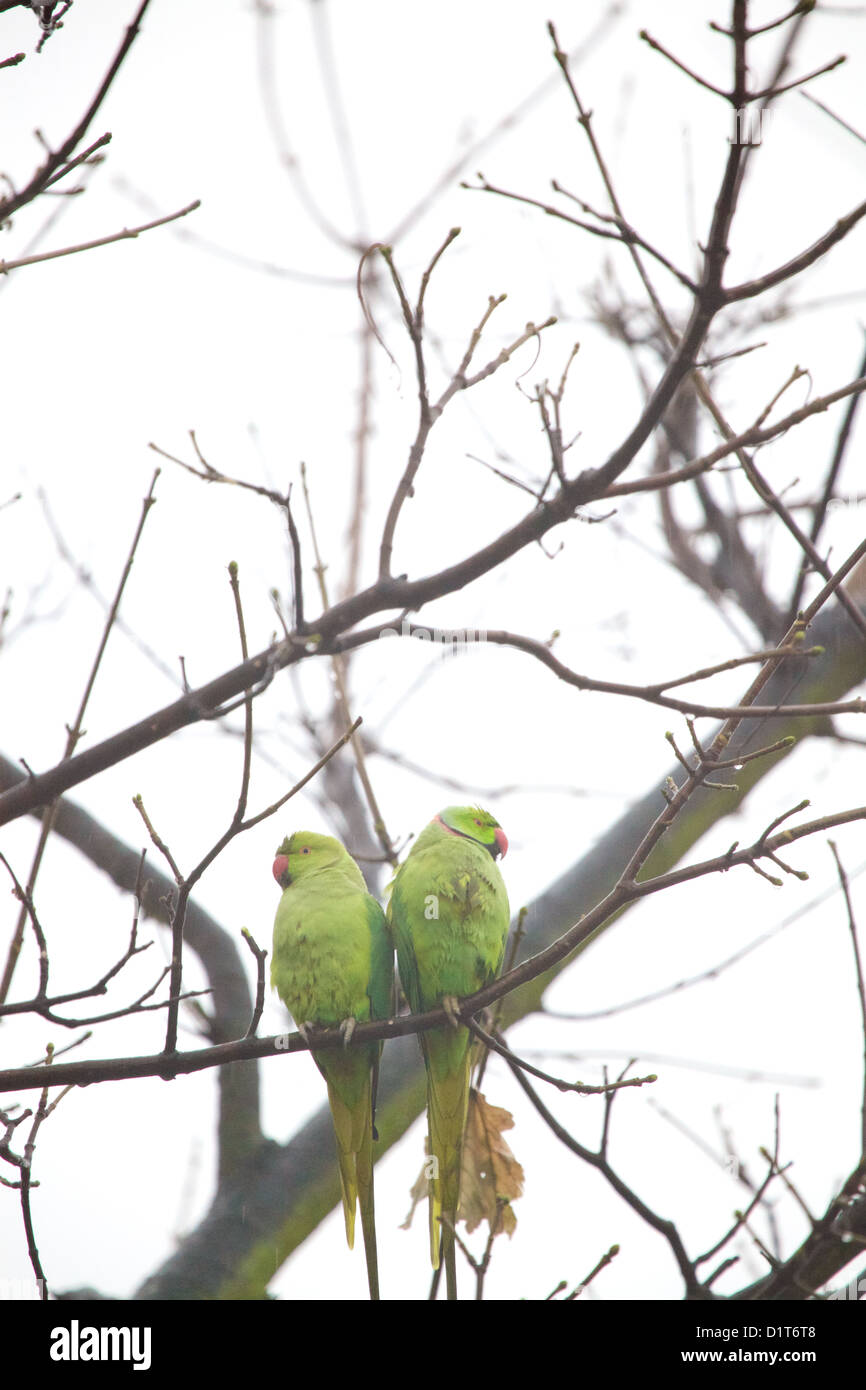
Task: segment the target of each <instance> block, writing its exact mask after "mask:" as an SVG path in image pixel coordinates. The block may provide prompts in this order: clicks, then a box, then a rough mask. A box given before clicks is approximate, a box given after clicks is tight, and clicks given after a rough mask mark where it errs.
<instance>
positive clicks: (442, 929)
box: [388, 806, 509, 1298]
mask: <svg viewBox="0 0 866 1390" xmlns="http://www.w3.org/2000/svg"><path fill="white" fill-rule="evenodd" d="M507 845H508V842H507V840H506V839H505V836H504V834H503V832H502V830H501V829H500V827H499V825H498V823H497V822H496V821H495V820H494V819H493V817H492V816H491V815H490V813H489V812H487V811H482V810H481V809H480V808H479V807H475V806H449V807H447V808H446V809H445V810H444V811H441V812H440V813H439V815H438V816H437V817H436V818H435V819H434V820H433V821H431V822H430V824H429V825H428V826H427V827H426V828H425V829H424V830H423V831H422V832H421V834H420V835H419V836H418V839H417V840H416V841H415V844H414V845H413V847H412V850H411V852H410V854H409V855H408V857H407V859H406V860H405V862H404V863H403V864H402V865H401V866H400V868H399V870H398V871H397V875H396V877H395V879H394V883H393V886H392V890H391V898H390V902H389V905H388V915H389V917H390V919H391V923H392V926H393V929H394V939H395V944H396V947H397V961H398V964H399V967H400V980H401V982H402V985H403V989H404V991H405V993H406V995H407V997H408V1000H409V1003H410V1005H411V1008H412V1012H413V1013H423V1012H425V1011H426V1010H427V1009H432V1008H435V1007H436V1006H437V1005H439V1004H441V1003H442V1001H443V1000H444V999H451V998H456V997H460V996H462V995H467V994H474V993H475V991H476V990H478V989H481V988H482V987H483V986H484V985H485V984H487V983H489V981H490V980H492V979H493V977H494V976H495V975H496V974H497V972H498V971H499V969H500V966H501V965H502V957H503V953H504V951H505V941H506V937H507V935H508V923H509V908H508V895H507V893H506V891H505V884H504V883H503V881H502V875H501V874H500V872H499V869H498V867H497V864H496V856H498V855H499V854H503V853H504V852H505V850H506V849H507ZM419 1036H420V1041H421V1047H422V1051H423V1053H424V1063H425V1066H426V1068H427V1122H428V1130H429V1140H430V1153H431V1155H432V1156H433V1157H434V1158H435V1160H436V1165H437V1167H438V1177H437V1176H435V1175H434V1177H433V1178H432V1180H431V1183H430V1252H431V1258H432V1261H433V1266H434V1268H436V1267H438V1264H439V1242H440V1234H441V1240H442V1252H443V1263H444V1264H445V1271H446V1279H447V1284H448V1297H449V1298H454V1297H456V1271H455V1260H454V1235H453V1223H454V1222H455V1221H456V1219H457V1207H458V1202H459V1194H460V1166H461V1158H462V1148H463V1131H464V1129H465V1125H466V1113H467V1108H468V1104H469V1074H470V1050H471V1041H472V1039H471V1034H470V1033H469V1030H468V1029H467V1028H452V1027H447V1028H436V1029H431V1030H429V1031H428V1032H426V1033H422V1034H420V1035H419ZM443 1215H444V1216H445V1218H446V1220H444V1221H440V1217H442V1216H443ZM449 1223H450V1224H449Z"/></svg>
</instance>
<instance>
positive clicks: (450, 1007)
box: [442, 994, 462, 1028]
mask: <svg viewBox="0 0 866 1390" xmlns="http://www.w3.org/2000/svg"><path fill="white" fill-rule="evenodd" d="M442 1007H443V1009H444V1010H445V1012H446V1014H447V1015H448V1022H449V1023H450V1024H451V1027H452V1028H460V1027H461V1026H462V1025H461V1023H460V1001H459V999H458V998H457V996H456V995H454V994H446V995H445V998H444V999H443V1000H442Z"/></svg>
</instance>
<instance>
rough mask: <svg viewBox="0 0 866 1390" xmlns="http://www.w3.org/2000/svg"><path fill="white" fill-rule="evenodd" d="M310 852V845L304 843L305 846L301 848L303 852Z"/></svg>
mask: <svg viewBox="0 0 866 1390" xmlns="http://www.w3.org/2000/svg"><path fill="white" fill-rule="evenodd" d="M309 852H310V846H309V845H304V848H303V849H302V850H301V854H309Z"/></svg>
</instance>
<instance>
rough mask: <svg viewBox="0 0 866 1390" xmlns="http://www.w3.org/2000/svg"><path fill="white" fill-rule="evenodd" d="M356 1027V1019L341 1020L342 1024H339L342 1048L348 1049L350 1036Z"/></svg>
mask: <svg viewBox="0 0 866 1390" xmlns="http://www.w3.org/2000/svg"><path fill="white" fill-rule="evenodd" d="M357 1026H358V1020H357V1019H356V1018H344V1019H343V1022H342V1023H341V1024H340V1033H341V1035H342V1038H343V1046H344V1047H348V1046H349V1043H350V1042H351V1041H352V1034H353V1033H354V1031H355V1029H356V1028H357Z"/></svg>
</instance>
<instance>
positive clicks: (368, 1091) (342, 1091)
mask: <svg viewBox="0 0 866 1390" xmlns="http://www.w3.org/2000/svg"><path fill="white" fill-rule="evenodd" d="M316 1060H317V1061H319V1059H318V1058H317V1059H316ZM322 1063H324V1065H322ZM320 1067H321V1070H322V1071H323V1073H324V1075H325V1079H326V1080H327V1082H328V1099H329V1101H330V1103H331V1116H332V1118H333V1121H334V1136H335V1138H336V1141H337V1160H338V1164H339V1169H340V1186H341V1188H342V1192H343V1217H344V1219H345V1223H346V1240H347V1241H348V1243H349V1248H350V1249H352V1248H353V1246H354V1243H355V1209H356V1203H357V1204H358V1205H360V1208H361V1229H362V1231H363V1233H364V1251H365V1255H366V1260H367V1283H368V1285H369V1288H370V1297H371V1298H372V1299H378V1297H379V1262H378V1255H377V1250H376V1221H375V1206H374V1198H373V1096H372V1080H371V1076H370V1066H369V1062H368V1061H366V1059H365V1058H364V1057H363V1054H360V1055H359V1056H357V1057H339V1056H337V1057H331V1058H328V1059H327V1060H325V1059H324V1058H322V1061H321V1062H320ZM326 1067H327V1070H325V1068H326Z"/></svg>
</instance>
